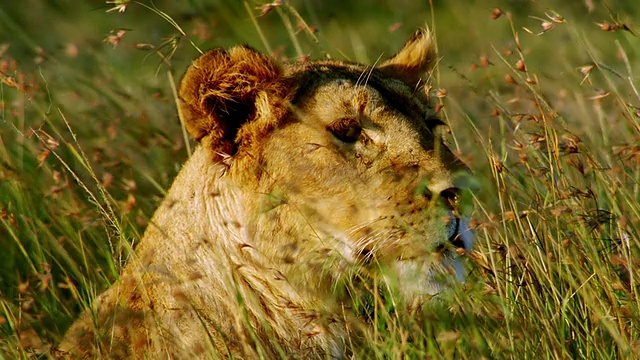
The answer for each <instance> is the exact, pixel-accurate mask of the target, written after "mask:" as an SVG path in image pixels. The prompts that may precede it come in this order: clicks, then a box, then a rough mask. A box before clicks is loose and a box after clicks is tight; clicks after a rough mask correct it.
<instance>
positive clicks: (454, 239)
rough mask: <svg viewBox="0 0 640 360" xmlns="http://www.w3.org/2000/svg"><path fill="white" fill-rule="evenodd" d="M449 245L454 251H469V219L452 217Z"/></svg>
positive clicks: (471, 235)
mask: <svg viewBox="0 0 640 360" xmlns="http://www.w3.org/2000/svg"><path fill="white" fill-rule="evenodd" d="M449 243H450V244H451V245H453V246H454V247H455V248H456V249H461V250H464V251H465V252H468V251H471V246H472V245H473V232H472V230H471V227H470V221H469V218H459V217H453V219H452V225H451V227H450V235H449Z"/></svg>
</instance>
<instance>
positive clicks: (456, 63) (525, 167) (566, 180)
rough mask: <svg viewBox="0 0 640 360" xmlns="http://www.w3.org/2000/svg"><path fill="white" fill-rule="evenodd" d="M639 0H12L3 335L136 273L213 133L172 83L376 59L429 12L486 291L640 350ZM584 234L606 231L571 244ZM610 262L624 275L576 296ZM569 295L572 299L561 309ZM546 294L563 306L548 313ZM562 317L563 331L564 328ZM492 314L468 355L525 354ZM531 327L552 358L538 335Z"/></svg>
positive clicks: (581, 333) (437, 87)
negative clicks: (207, 63) (214, 62)
mask: <svg viewBox="0 0 640 360" xmlns="http://www.w3.org/2000/svg"><path fill="white" fill-rule="evenodd" d="M638 9H639V8H638V4H637V2H636V1H622V0H610V1H598V0H575V1H561V2H558V1H546V0H540V1H526V0H495V1H486V0H482V1H473V0H471V1H462V0H461V1H436V0H434V1H426V0H425V1H411V0H380V1H339V0H324V1H311V0H291V1H274V2H267V1H257V0H249V1H223V0H208V1H207V0H188V1H170V0H156V1H153V2H150V1H146V0H141V1H119V0H116V1H98V0H90V1H72V0H56V1H53V0H51V1H46V0H23V1H17V0H4V1H2V2H1V3H0V220H1V223H0V334H2V335H0V351H3V352H5V353H6V354H7V355H6V356H7V357H8V358H15V357H32V356H44V355H43V354H46V353H47V351H48V349H49V348H50V346H51V344H53V343H55V342H56V341H57V340H58V339H59V337H60V336H61V334H62V333H63V332H64V330H65V329H66V328H67V327H68V326H69V324H70V323H71V321H72V320H73V319H74V318H75V317H76V316H77V314H78V313H79V312H80V311H81V309H82V308H84V307H86V306H87V304H88V303H89V301H90V300H91V299H93V298H94V297H95V296H96V294H98V293H100V291H102V290H103V289H104V288H106V286H108V284H109V283H111V282H113V281H114V279H115V278H116V277H117V273H118V271H119V269H120V268H121V266H122V265H123V263H124V259H125V258H126V255H127V253H128V252H129V251H130V249H131V244H134V245H135V242H136V241H138V240H139V239H140V236H141V233H142V231H143V229H144V228H145V226H146V224H147V222H148V220H149V218H150V216H151V215H152V214H153V210H154V209H155V208H156V207H157V206H158V204H159V202H160V201H161V200H162V198H163V195H164V193H165V191H166V190H167V189H168V187H169V185H170V184H171V181H172V179H173V177H174V176H175V174H176V173H177V171H178V170H179V168H180V166H181V164H182V163H183V162H184V161H185V159H186V158H187V157H188V154H189V147H193V146H194V145H195V144H193V143H188V142H185V138H184V136H183V132H182V129H181V127H180V122H179V120H178V118H177V113H176V109H175V97H174V93H173V90H174V84H175V83H177V82H178V81H179V80H180V77H181V75H182V73H183V72H184V70H185V69H186V67H187V66H188V64H189V62H190V60H191V59H193V58H194V57H196V56H197V55H198V53H199V51H200V50H206V49H209V48H212V47H229V46H232V45H235V44H239V43H244V44H248V45H251V46H252V47H254V48H256V49H258V50H260V51H263V52H265V53H269V54H271V55H273V56H274V57H276V58H278V59H281V60H283V61H297V60H301V59H306V58H311V59H318V58H326V57H331V58H337V59H348V60H352V61H357V62H362V63H367V64H374V63H375V62H376V61H378V60H379V59H381V58H385V57H388V56H390V55H392V54H393V53H394V52H395V51H397V50H398V49H399V48H400V47H401V46H402V44H403V43H404V41H405V40H406V39H408V38H409V36H410V35H411V34H412V33H413V32H414V31H415V29H416V28H418V27H429V28H430V29H431V30H433V31H434V32H435V34H436V38H437V46H438V56H439V61H438V64H437V67H436V70H435V71H434V72H433V76H432V103H433V104H434V106H437V108H438V111H439V112H440V115H441V117H442V118H443V120H445V121H446V122H447V123H448V124H450V125H451V126H450V128H449V132H448V134H446V137H447V141H448V142H449V143H450V144H451V147H452V148H453V149H455V150H456V152H458V153H459V154H460V156H461V157H462V158H463V159H464V160H465V161H466V162H467V163H469V164H470V166H471V167H472V168H473V170H474V171H475V173H476V175H477V178H478V181H479V183H480V184H481V185H482V187H483V191H481V192H479V193H478V194H477V195H476V198H475V200H474V201H475V204H476V205H475V209H476V210H475V215H474V217H475V218H476V222H477V223H476V226H478V230H477V232H478V235H479V240H478V247H477V249H478V250H477V251H478V253H477V254H476V255H475V256H476V257H475V260H474V262H473V263H470V264H469V267H470V269H471V270H470V271H471V273H472V276H476V277H477V281H478V282H479V283H480V284H482V285H479V286H478V288H477V289H476V290H477V291H478V292H482V291H485V290H486V289H487V288H486V287H485V286H488V287H489V288H491V289H493V290H491V291H488V293H489V294H491V295H492V296H493V295H496V294H497V295H496V296H498V295H499V297H498V298H492V299H491V300H486V302H478V303H477V304H476V305H478V308H482V309H484V310H483V311H485V312H493V311H495V313H492V314H490V315H492V316H493V315H495V316H497V318H500V317H502V318H501V319H504V318H505V317H506V318H508V319H517V321H516V320H513V321H514V323H518V324H527V323H530V324H531V325H530V327H527V326H526V325H522V331H523V332H524V331H528V333H535V334H536V336H535V337H533V338H535V339H538V340H539V341H540V342H541V343H543V344H545V347H546V348H547V349H549V348H550V349H552V350H553V351H551V350H550V351H551V352H550V353H554V354H555V355H552V356H551V357H554V356H557V357H558V358H567V357H573V358H576V356H577V357H580V356H587V357H589V356H601V355H606V354H608V355H610V357H611V358H615V357H618V356H620V357H624V356H631V355H632V354H637V351H638V347H639V346H640V344H639V343H638V341H637V339H638V338H640V336H638V328H639V326H638V322H637V320H638V309H637V305H638V304H637V300H634V299H636V298H635V294H636V293H635V285H634V284H635V283H634V282H633V280H632V279H633V277H634V271H635V270H631V269H633V268H634V264H636V262H634V261H636V260H634V259H635V254H636V253H637V249H638V247H637V245H638V243H637V241H638V239H637V234H638V227H639V225H638V216H639V215H640V210H639V207H638V200H640V195H639V190H638V187H639V183H638V179H639V178H640V172H639V170H638V162H639V161H640V146H639V145H638V144H639V143H640V135H639V134H640V130H639V129H640V125H638V124H639V122H638V116H639V115H638V113H639V112H640V95H639V94H638V90H637V87H636V86H637V85H638V75H637V74H638V72H639V71H640V69H639V65H638V64H639V61H638V57H639V56H640V42H639V41H638V31H640V28H639V27H638V19H639V15H640V10H638ZM542 224H543V225H542ZM549 224H554V225H549ZM574 226H575V227H574ZM624 239H627V240H626V241H627V247H626V248H624V249H621V248H619V246H621V245H620V244H621V243H623V241H622V240H624ZM629 239H631V242H630V243H629ZM565 241H567V242H565ZM583 241H585V242H587V241H588V242H590V244H593V248H591V247H589V248H587V249H586V250H585V249H581V248H575V249H576V250H575V252H574V251H573V250H571V249H573V248H571V246H570V245H568V244H574V243H578V244H579V243H582V242H583ZM518 244H520V245H518ZM580 246H582V245H580ZM589 246H591V245H589ZM509 249H512V251H510V252H509V251H507V250H509ZM567 249H570V250H567ZM547 252H548V253H550V254H551V255H550V257H549V258H547V257H545V256H542V258H540V259H538V260H535V259H534V260H531V259H530V258H536V259H537V257H536V256H537V255H536V254H545V253H547ZM567 253H571V254H578V255H575V256H578V257H573V256H574V255H567ZM491 254H498V255H496V259H502V260H501V261H504V262H503V263H501V264H502V265H500V264H496V262H492V261H493V260H492V259H493V257H492V256H493V255H491ZM612 255H615V256H617V258H615V259H614V260H612ZM566 256H570V258H568V260H566V259H565V260H566V261H564V260H563V261H560V262H561V263H562V266H560V265H558V268H553V266H551V267H547V266H549V264H547V263H546V262H547V261H552V260H549V259H552V258H553V259H555V260H553V261H556V260H558V259H564V257H566ZM522 259H527V261H529V263H527V264H528V265H526V266H525V267H524V269H525V270H526V271H525V270H522V269H520V270H519V271H520V272H518V274H519V275H520V276H522V278H520V280H518V282H517V283H518V284H521V283H522V282H521V281H524V279H525V278H526V277H527V276H533V275H530V274H535V276H533V278H534V279H528V281H529V282H530V283H535V284H537V285H536V286H534V287H533V288H531V289H530V290H527V291H529V292H528V293H527V294H529V298H527V299H528V300H522V298H518V296H524V295H516V293H517V292H518V291H519V287H518V286H519V285H518V286H516V285H514V284H515V283H510V284H506V285H504V284H503V285H500V284H501V282H500V279H504V278H505V277H509V276H515V275H514V274H513V273H512V272H511V271H512V269H513V266H520V265H521V264H522V261H523V260H522ZM616 259H617V260H616ZM496 261H498V260H496ZM536 261H537V262H536ZM593 261H595V262H596V263H597V264H596V265H593V266H594V268H580V269H578V270H576V269H574V268H566V267H564V266H570V267H571V266H582V265H584V263H591V262H593ZM531 262H533V265H532V263H531ZM600 262H601V263H600ZM514 264H515V265H514ZM517 264H520V265H517ZM554 264H555V263H554ZM483 266H484V267H483ZM554 266H555V265H554ZM637 268H638V267H637V266H636V267H635V269H637ZM594 269H596V270H597V271H595V270H594ZM621 269H622V270H621ZM625 269H626V270H625ZM527 271H529V273H527ZM544 272H546V273H547V274H551V275H549V277H548V279H547V280H544V279H543V278H544V276H542V274H543V273H544ZM594 272H597V273H598V274H603V275H602V278H599V282H601V283H606V284H608V285H607V287H604V288H602V287H598V286H596V285H594V288H593V289H591V290H592V291H591V290H589V292H587V293H584V294H583V295H582V296H579V295H576V294H578V293H580V292H579V291H578V289H581V290H580V291H586V290H584V287H581V285H583V284H584V283H586V280H585V279H587V278H589V276H593V274H594ZM568 273H572V274H574V275H572V276H574V277H575V279H578V280H571V279H570V277H569V276H568V275H566V274H568ZM487 274H489V275H487ZM526 274H529V275H526ZM576 274H577V275H576ZM501 276H504V277H502V278H501ZM582 280H585V281H584V282H582ZM615 284H620V285H619V286H618V287H617V288H616V286H617V285H615ZM500 286H503V287H502V288H501V287H500ZM492 291H493V292H492ZM546 293H549V294H564V295H558V296H554V295H549V296H550V298H546V297H545V296H546V295H541V294H546ZM536 294H537V295H536ZM567 294H574V295H575V298H574V297H573V296H572V297H571V299H575V301H576V303H575V304H573V305H572V306H573V307H571V309H572V312H571V314H570V315H557V314H556V315H557V316H556V317H554V315H553V314H554V313H555V311H556V310H555V309H557V308H556V307H555V305H557V304H562V303H563V301H569V300H567V299H568V298H569V297H568V296H569V295H567ZM580 294H582V293H580ZM524 297H525V298H526V296H524ZM597 299H606V300H603V302H599V301H597ZM516 300H518V301H519V302H518V301H516ZM478 301H481V300H478ZM538 302H540V303H547V304H552V305H548V307H545V306H544V305H542V310H541V309H535V310H534V308H535V306H533V304H537V303H538ZM590 302H594V304H599V305H593V306H594V307H593V308H592V305H587V304H590ZM515 303H519V304H520V305H522V304H524V305H523V306H524V307H525V308H526V309H524V308H519V307H518V306H520V305H514V304H515ZM491 304H499V306H494V307H492V306H491ZM505 304H510V305H508V306H507V305H505ZM554 304H555V305H554ZM509 306H512V307H509ZM487 309H492V310H491V311H489V310H487ZM607 313H608V314H610V316H611V318H609V320H608V321H609V322H604V323H601V322H600V321H602V320H601V319H603V318H605V317H606V316H605V314H607ZM483 314H484V313H483ZM594 314H595V315H594ZM611 314H613V315H611ZM485 315H486V314H485ZM592 315H593V316H592ZM623 315H624V316H623ZM478 316H480V315H478ZM483 316H484V315H483ZM536 316H538V317H540V319H539V320H532V318H535V317H536ZM596 317H599V318H598V319H596ZM497 318H496V319H497ZM494 320H495V319H494ZM500 321H502V320H500ZM591 322H593V324H592V323H591ZM563 323H564V324H565V325H566V326H567V328H568V329H570V330H567V331H566V333H565V332H563V333H562V334H545V332H546V330H545V329H548V328H549V326H553V327H554V328H557V327H559V326H560V325H561V324H563ZM581 323H582V324H586V323H589V324H588V325H584V326H580V325H579V324H581ZM482 324H483V325H478V326H479V327H478V329H480V330H478V333H476V335H474V336H480V335H477V334H482V336H483V340H482V341H481V342H480V345H478V344H476V345H473V341H471V342H470V343H469V342H463V341H462V340H456V341H455V342H454V345H453V349H454V350H452V351H462V350H461V349H464V351H471V350H470V349H472V350H473V349H476V350H477V353H476V354H480V355H482V356H486V354H494V355H495V354H502V355H500V356H498V357H503V356H504V357H509V356H513V354H514V352H513V351H514V349H517V348H518V347H517V346H516V344H517V343H518V342H517V340H514V339H515V338H517V336H516V335H514V331H515V332H517V330H513V328H512V326H507V328H508V329H507V328H503V327H501V326H499V325H496V324H493V323H492V324H493V325H487V323H482ZM597 324H604V325H603V326H604V328H602V329H600V328H598V325H597ZM467 325H468V324H467ZM451 326H452V329H453V330H451V329H448V330H447V331H454V332H455V331H458V332H459V331H461V330H460V329H459V328H457V327H456V325H455V324H454V325H451ZM516 328H517V326H516ZM498 329H500V330H498ZM505 329H506V330H505ZM525 329H526V330H525ZM536 331H538V332H536ZM490 333H493V335H491V336H494V337H491V336H490V335H488V334H490ZM524 333H525V334H526V333H527V332H524ZM503 335H504V336H503ZM502 336H503V337H502ZM458 338H460V336H458ZM458 338H456V339H458ZM463 338H464V337H463ZM571 339H573V340H571ZM538 340H536V341H538ZM501 341H505V343H504V344H503V343H501ZM522 341H524V343H523V344H520V345H519V346H520V349H526V350H525V353H526V354H534V353H535V346H537V345H535V342H534V341H533V340H529V342H527V341H525V340H522ZM572 341H573V342H575V344H573V345H571V342H572ZM470 344H471V345H470ZM483 344H484V345H483ZM505 344H506V345H505ZM576 344H577V345H576ZM502 345H504V346H502ZM473 346H476V347H475V348H474V347H473ZM598 347H600V348H601V350H598ZM441 349H444V348H441ZM455 349H457V350H455ZM496 349H503V350H504V351H505V352H504V353H500V352H496V351H498V350H496ZM505 349H506V350H505ZM442 351H444V350H442ZM509 351H511V352H509ZM527 351H529V352H527ZM634 351H636V352H634ZM454 353H455V352H454ZM454 353H452V354H454ZM472 353H473V352H469V354H472ZM442 354H444V355H442ZM447 354H449V353H448V352H446V351H445V352H442V353H441V355H442V356H445V357H446V356H447ZM456 354H458V353H456ZM480 355H479V356H480ZM532 356H533V355H532ZM471 358H473V357H471Z"/></svg>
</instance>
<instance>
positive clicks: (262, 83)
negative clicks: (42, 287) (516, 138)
mask: <svg viewBox="0 0 640 360" xmlns="http://www.w3.org/2000/svg"><path fill="white" fill-rule="evenodd" d="M433 54H434V52H433V49H432V39H431V38H430V36H429V34H428V33H427V32H425V31H420V32H418V33H416V35H415V36H414V37H413V38H412V39H410V40H409V41H408V42H407V44H405V47H404V48H403V49H402V50H401V51H400V52H399V53H398V54H396V55H395V56H394V57H392V58H391V59H389V60H388V61H386V62H384V63H383V64H382V65H381V66H380V67H378V68H371V67H367V66H363V65H359V64H351V63H345V62H339V61H315V62H301V63H294V64H284V65H281V64H278V63H276V62H275V61H274V60H273V59H271V58H270V57H268V56H265V55H262V54H260V53H258V52H256V51H254V50H252V49H250V48H248V47H243V46H240V47H235V48H232V49H231V50H229V51H223V50H220V49H216V50H211V51H209V52H208V53H206V54H204V55H202V56H201V57H200V58H199V59H197V60H195V61H194V62H193V64H192V65H191V67H190V68H189V69H188V70H187V72H186V74H185V76H184V78H183V80H182V84H181V88H180V101H181V113H182V115H183V117H184V121H185V124H186V127H187V129H188V131H189V133H190V134H191V135H192V136H193V137H194V138H195V139H197V140H198V141H199V142H200V146H199V147H198V148H197V149H196V151H195V152H194V154H193V156H192V157H191V158H190V159H189V161H188V162H187V163H186V164H185V165H184V167H183V168H182V170H181V171H180V173H179V174H178V176H177V178H176V179H175V181H174V184H173V186H172V187H171V189H170V191H169V193H168V195H167V198H166V199H165V201H164V202H163V203H162V205H161V206H160V207H159V209H158V210H157V211H156V213H155V215H154V216H153V219H152V221H151V224H150V225H149V227H148V229H147V230H146V232H145V235H144V238H143V239H142V241H141V242H140V244H139V245H138V247H137V248H136V252H135V256H133V257H132V258H131V259H130V260H129V262H128V264H127V266H126V268H125V269H124V271H123V273H122V275H121V277H120V279H119V281H118V282H117V283H115V284H114V285H113V286H112V287H111V288H109V289H108V290H107V291H106V292H105V293H103V294H102V295H100V296H99V297H98V299H96V301H95V303H94V304H93V309H94V310H93V311H86V312H85V313H84V314H83V315H82V316H81V317H80V319H78V320H77V321H76V322H75V323H74V324H73V325H72V326H71V328H70V329H69V330H68V332H67V334H66V336H65V338H64V339H63V341H62V342H61V344H60V346H59V350H60V354H61V357H69V358H95V357H104V358H117V359H127V358H153V359H160V358H175V359H195V358H211V357H213V358H216V357H223V358H224V357H228V356H230V355H232V356H233V357H234V358H246V359H253V358H260V357H265V358H273V357H284V358H300V359H307V358H327V357H330V358H342V357H345V356H348V354H349V349H348V346H347V344H349V343H352V342H351V341H348V338H349V337H350V336H351V335H352V334H351V331H352V328H353V325H352V324H353V321H357V318H356V316H355V315H354V314H350V313H349V311H348V308H349V293H348V292H347V291H345V289H344V288H343V284H345V283H348V282H349V279H350V276H352V274H353V273H354V269H356V270H357V269H368V271H367V272H366V273H367V274H369V276H373V277H380V278H383V279H385V281H388V282H389V284H390V286H392V285H393V286H397V287H398V289H399V292H400V293H401V294H402V295H403V296H405V297H407V298H409V299H412V298H415V297H421V296H424V295H426V294H433V293H435V292H437V291H439V290H440V288H441V287H442V286H443V285H442V284H441V283H440V282H439V281H438V280H437V279H436V278H437V277H438V274H441V273H446V272H447V271H449V269H452V268H453V270H454V271H455V272H456V275H457V276H458V277H461V276H462V271H461V267H460V264H459V261H458V260H457V255H456V251H455V249H454V246H453V245H452V243H453V244H456V245H458V246H459V247H461V246H462V245H464V247H465V248H466V249H467V250H468V249H469V247H470V246H471V236H470V234H469V230H468V221H467V220H466V219H459V218H458V217H457V215H456V214H457V213H456V212H455V204H454V200H455V199H454V197H455V196H454V195H455V191H456V184H455V181H454V178H455V177H454V174H455V173H457V172H465V171H467V169H466V167H465V166H464V165H463V164H461V163H460V162H459V161H458V160H457V159H456V158H455V157H454V156H453V155H452V154H451V152H450V151H449V150H448V149H447V148H446V146H444V144H443V143H442V142H441V141H440V139H439V138H438V137H437V136H435V135H434V133H433V131H432V128H433V127H434V126H435V125H437V124H438V123H439V121H438V120H437V119H436V118H435V114H434V113H433V111H432V110H431V109H430V108H429V107H428V106H427V104H426V103H425V97H424V91H423V90H422V89H419V88H416V85H418V83H419V82H420V81H422V79H424V77H425V71H426V70H427V67H428V65H429V64H430V63H432V60H433V56H434V55H433ZM463 243H464V244H463ZM381 264H383V265H384V266H379V265H381ZM383 268H384V269H387V270H385V272H384V273H382V272H380V271H378V272H376V270H375V269H383ZM394 284H395V285H394ZM349 324H351V325H349Z"/></svg>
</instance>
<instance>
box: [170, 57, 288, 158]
mask: <svg viewBox="0 0 640 360" xmlns="http://www.w3.org/2000/svg"><path fill="white" fill-rule="evenodd" d="M285 92H286V85H285V82H284V81H283V80H282V68H281V67H280V65H279V64H278V63H277V62H276V61H275V60H274V59H272V58H271V57H269V56H266V55H263V54H261V53H259V52H257V51H255V50H253V49H251V48H249V47H247V46H236V47H234V48H231V49H230V50H229V51H224V50H223V49H213V50H210V51H208V52H206V53H205V54H203V55H201V56H200V57H199V58H198V59H196V60H194V61H193V63H192V64H191V66H190V67H189V69H187V72H186V73H185V75H184V77H183V78H182V83H181V85H180V94H179V100H180V115H181V116H182V119H183V121H184V124H185V126H186V128H187V131H188V132H189V134H190V135H191V136H192V137H193V138H194V139H196V140H198V141H199V142H202V141H204V140H205V139H206V142H207V143H208V145H210V146H211V147H212V148H213V149H214V150H215V151H217V152H220V153H225V154H234V153H235V152H236V151H237V146H238V142H239V141H240V140H239V139H238V134H239V133H241V131H240V130H241V127H242V126H243V125H244V124H246V123H249V122H252V121H253V120H255V119H257V118H258V117H260V116H261V115H263V113H264V112H269V111H270V109H268V107H270V105H271V103H273V101H274V100H275V99H278V98H283V97H284V94H285Z"/></svg>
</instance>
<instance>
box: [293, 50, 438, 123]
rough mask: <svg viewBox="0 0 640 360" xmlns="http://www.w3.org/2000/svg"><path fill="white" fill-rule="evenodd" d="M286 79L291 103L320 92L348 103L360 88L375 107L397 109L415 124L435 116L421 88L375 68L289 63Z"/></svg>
mask: <svg viewBox="0 0 640 360" xmlns="http://www.w3.org/2000/svg"><path fill="white" fill-rule="evenodd" d="M285 69H286V71H285V73H286V76H287V77H288V78H290V79H292V80H293V84H294V87H295V89H296V94H295V96H294V102H296V100H299V99H303V98H307V97H309V96H313V95H316V94H317V92H318V91H319V90H323V91H329V92H333V94H334V97H335V98H342V99H343V100H345V101H348V100H349V99H350V97H352V96H354V90H355V89H359V90H360V91H365V92H367V93H369V95H370V96H371V97H372V100H378V101H377V102H376V104H377V105H380V106H386V107H389V108H392V109H393V110H396V111H398V112H400V113H402V114H403V115H405V116H406V117H407V118H409V119H412V120H415V121H424V122H426V121H429V120H431V119H432V118H433V117H434V114H435V113H434V112H433V110H431V109H430V107H429V106H428V102H427V98H426V96H425V93H424V91H423V89H422V88H415V89H413V88H411V87H409V86H408V85H406V84H405V83H404V82H403V81H401V80H399V79H396V78H393V77H390V76H388V75H386V74H385V73H383V72H381V71H379V69H377V68H373V67H370V66H364V65H361V64H355V63H348V62H341V61H331V60H322V61H309V62H303V63H295V64H290V65H288V66H287V67H286V68H285Z"/></svg>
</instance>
